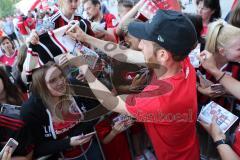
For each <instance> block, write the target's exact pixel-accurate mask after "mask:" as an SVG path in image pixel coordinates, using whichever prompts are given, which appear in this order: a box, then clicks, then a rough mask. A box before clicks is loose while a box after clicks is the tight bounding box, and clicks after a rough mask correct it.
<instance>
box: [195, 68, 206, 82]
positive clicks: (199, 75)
mask: <svg viewBox="0 0 240 160" xmlns="http://www.w3.org/2000/svg"><path fill="white" fill-rule="evenodd" d="M197 76H198V77H201V78H202V79H204V80H207V79H206V78H205V76H204V75H203V74H202V73H201V72H200V71H199V70H197Z"/></svg>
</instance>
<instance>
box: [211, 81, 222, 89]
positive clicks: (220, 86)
mask: <svg viewBox="0 0 240 160" xmlns="http://www.w3.org/2000/svg"><path fill="white" fill-rule="evenodd" d="M211 89H212V90H214V91H216V90H224V87H223V85H221V84H219V83H217V84H212V85H211Z"/></svg>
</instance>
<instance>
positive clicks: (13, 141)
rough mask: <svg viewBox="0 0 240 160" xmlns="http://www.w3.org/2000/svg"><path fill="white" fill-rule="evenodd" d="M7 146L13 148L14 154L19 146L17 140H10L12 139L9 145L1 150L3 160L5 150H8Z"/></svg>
mask: <svg viewBox="0 0 240 160" xmlns="http://www.w3.org/2000/svg"><path fill="white" fill-rule="evenodd" d="M7 146H9V147H11V148H12V151H13V152H14V150H15V149H16V148H17V146H18V142H17V141H16V140H15V139H13V138H10V139H9V140H8V141H7V143H6V144H5V146H4V147H3V149H2V150H1V152H0V158H2V156H3V153H4V150H5V149H6V147H7Z"/></svg>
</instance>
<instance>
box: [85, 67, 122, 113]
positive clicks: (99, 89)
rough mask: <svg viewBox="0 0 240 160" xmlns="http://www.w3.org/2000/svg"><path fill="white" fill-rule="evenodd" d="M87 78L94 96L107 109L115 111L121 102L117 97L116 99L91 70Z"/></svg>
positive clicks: (88, 71)
mask: <svg viewBox="0 0 240 160" xmlns="http://www.w3.org/2000/svg"><path fill="white" fill-rule="evenodd" d="M85 78H86V80H87V81H88V84H89V86H90V88H91V90H92V92H93V94H94V95H95V96H96V98H97V99H98V100H99V101H100V103H101V104H102V105H103V106H104V107H106V108H107V109H108V110H111V111H112V110H113V109H114V108H115V107H116V106H117V104H118V102H119V100H118V98H117V97H115V96H114V95H113V94H112V93H111V91H110V90H109V89H108V88H107V87H106V86H104V85H103V84H102V83H101V82H100V81H99V80H98V79H97V78H96V77H95V76H94V75H93V74H92V72H91V71H90V70H87V73H86V74H85Z"/></svg>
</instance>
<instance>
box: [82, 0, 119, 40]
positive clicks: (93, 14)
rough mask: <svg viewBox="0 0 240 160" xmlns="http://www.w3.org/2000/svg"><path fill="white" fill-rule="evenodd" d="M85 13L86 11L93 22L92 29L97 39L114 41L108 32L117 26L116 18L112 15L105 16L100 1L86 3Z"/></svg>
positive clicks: (89, 0)
mask: <svg viewBox="0 0 240 160" xmlns="http://www.w3.org/2000/svg"><path fill="white" fill-rule="evenodd" d="M84 11H86V14H87V16H88V19H89V20H90V21H91V22H92V23H91V27H92V30H93V31H94V33H95V37H97V38H100V39H105V40H108V41H113V39H114V37H113V36H111V35H110V34H108V32H106V31H107V30H108V29H109V28H114V27H116V26H117V20H116V17H115V16H114V15H112V14H110V13H105V14H103V13H102V11H101V3H100V1H99V0H86V1H85V2H84Z"/></svg>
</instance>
